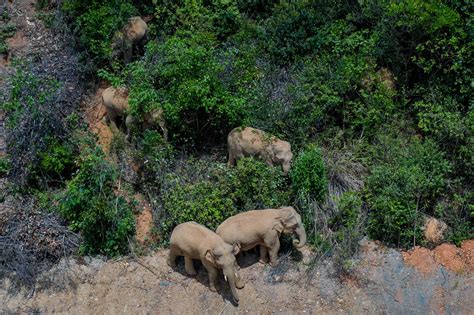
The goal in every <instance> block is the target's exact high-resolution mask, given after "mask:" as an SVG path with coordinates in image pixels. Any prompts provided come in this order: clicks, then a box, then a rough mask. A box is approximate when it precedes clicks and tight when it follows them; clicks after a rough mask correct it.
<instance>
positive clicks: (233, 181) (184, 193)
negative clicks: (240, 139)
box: [161, 158, 289, 239]
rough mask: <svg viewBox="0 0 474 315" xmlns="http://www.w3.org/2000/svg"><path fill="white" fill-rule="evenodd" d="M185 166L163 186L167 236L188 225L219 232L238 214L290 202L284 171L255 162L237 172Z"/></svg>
mask: <svg viewBox="0 0 474 315" xmlns="http://www.w3.org/2000/svg"><path fill="white" fill-rule="evenodd" d="M185 163H186V165H177V166H176V168H175V170H174V171H173V172H172V173H169V174H167V175H166V177H165V180H164V181H165V182H164V183H162V185H163V190H162V194H163V212H164V213H163V214H162V216H163V217H164V218H165V219H164V220H162V222H161V229H162V232H163V233H164V235H165V236H166V235H167V234H168V233H170V232H171V230H172V229H173V228H174V227H175V226H176V225H178V224H180V223H183V222H186V221H196V222H198V223H201V224H204V225H206V226H207V227H209V228H211V229H215V228H217V226H218V225H219V224H220V223H221V222H222V221H223V220H225V219H226V218H228V217H229V216H232V215H234V214H236V213H237V212H241V211H247V210H252V209H264V208H272V207H280V206H282V205H287V204H288V202H289V191H288V188H287V186H286V183H285V179H284V177H283V175H282V173H281V170H280V168H277V167H268V166H266V165H265V164H264V163H263V162H261V161H258V160H255V159H253V158H244V159H241V160H239V161H238V163H237V166H236V167H235V168H228V167H226V166H225V165H223V164H221V163H215V162H211V163H209V161H208V162H207V163H204V161H202V160H201V161H194V160H193V159H188V160H186V161H185ZM165 239H166V238H165Z"/></svg>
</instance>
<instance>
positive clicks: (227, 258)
mask: <svg viewBox="0 0 474 315" xmlns="http://www.w3.org/2000/svg"><path fill="white" fill-rule="evenodd" d="M239 251H240V246H239V245H237V244H234V245H229V244H222V246H216V247H214V248H211V249H208V250H207V251H206V253H205V255H204V257H205V259H206V260H207V261H208V262H209V263H211V264H212V265H214V266H216V267H217V268H219V269H221V270H222V273H223V274H224V278H225V280H226V281H227V282H229V286H230V290H231V291H232V295H233V296H234V299H235V300H236V301H237V302H238V301H239V295H238V294H237V289H236V287H238V286H239V282H240V276H239V274H238V273H237V269H236V268H235V266H236V261H235V255H237V254H238V253H239Z"/></svg>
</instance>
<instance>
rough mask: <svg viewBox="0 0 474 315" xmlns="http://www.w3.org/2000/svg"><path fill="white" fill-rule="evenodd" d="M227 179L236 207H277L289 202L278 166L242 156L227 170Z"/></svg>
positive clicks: (285, 185)
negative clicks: (233, 166) (271, 165)
mask: <svg viewBox="0 0 474 315" xmlns="http://www.w3.org/2000/svg"><path fill="white" fill-rule="evenodd" d="M228 176H229V177H228V181H229V184H230V186H231V187H232V189H231V191H232V196H233V197H232V198H233V199H234V203H235V206H236V208H237V209H240V210H252V209H265V208H278V207H280V206H284V205H288V204H289V197H290V196H289V191H288V189H287V184H286V180H285V177H284V176H283V173H282V172H281V169H280V167H268V166H267V165H265V163H263V162H261V161H259V160H256V159H254V158H242V159H240V160H238V161H237V166H236V167H235V168H234V169H232V170H229V175H228Z"/></svg>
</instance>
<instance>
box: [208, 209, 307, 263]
mask: <svg viewBox="0 0 474 315" xmlns="http://www.w3.org/2000/svg"><path fill="white" fill-rule="evenodd" d="M216 233H217V234H218V235H219V236H221V237H222V239H223V240H224V241H225V242H226V243H228V244H238V245H240V247H241V250H242V251H245V250H249V249H252V248H254V247H255V246H257V245H260V260H259V261H260V262H261V263H265V262H267V253H269V254H270V265H272V266H276V265H277V263H278V250H279V249H280V240H279V237H280V235H281V234H282V233H284V234H290V233H296V234H297V235H298V238H299V240H296V239H295V240H293V245H295V247H296V248H301V247H303V246H304V245H305V244H306V231H305V228H304V226H303V223H302V222H301V216H300V215H299V214H298V212H296V210H295V209H294V208H293V207H281V208H278V209H265V210H252V211H247V212H242V213H239V214H237V215H234V216H232V217H230V218H228V219H227V220H225V221H224V222H222V224H221V225H219V227H218V228H217V230H216Z"/></svg>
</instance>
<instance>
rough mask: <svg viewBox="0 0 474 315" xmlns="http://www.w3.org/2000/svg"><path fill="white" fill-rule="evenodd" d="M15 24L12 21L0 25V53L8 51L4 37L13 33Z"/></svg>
mask: <svg viewBox="0 0 474 315" xmlns="http://www.w3.org/2000/svg"><path fill="white" fill-rule="evenodd" d="M15 31H16V26H15V25H14V24H12V23H6V24H3V25H2V26H0V54H5V53H7V52H8V45H7V43H6V41H5V40H6V39H7V38H9V37H12V36H13V35H14V34H15Z"/></svg>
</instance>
